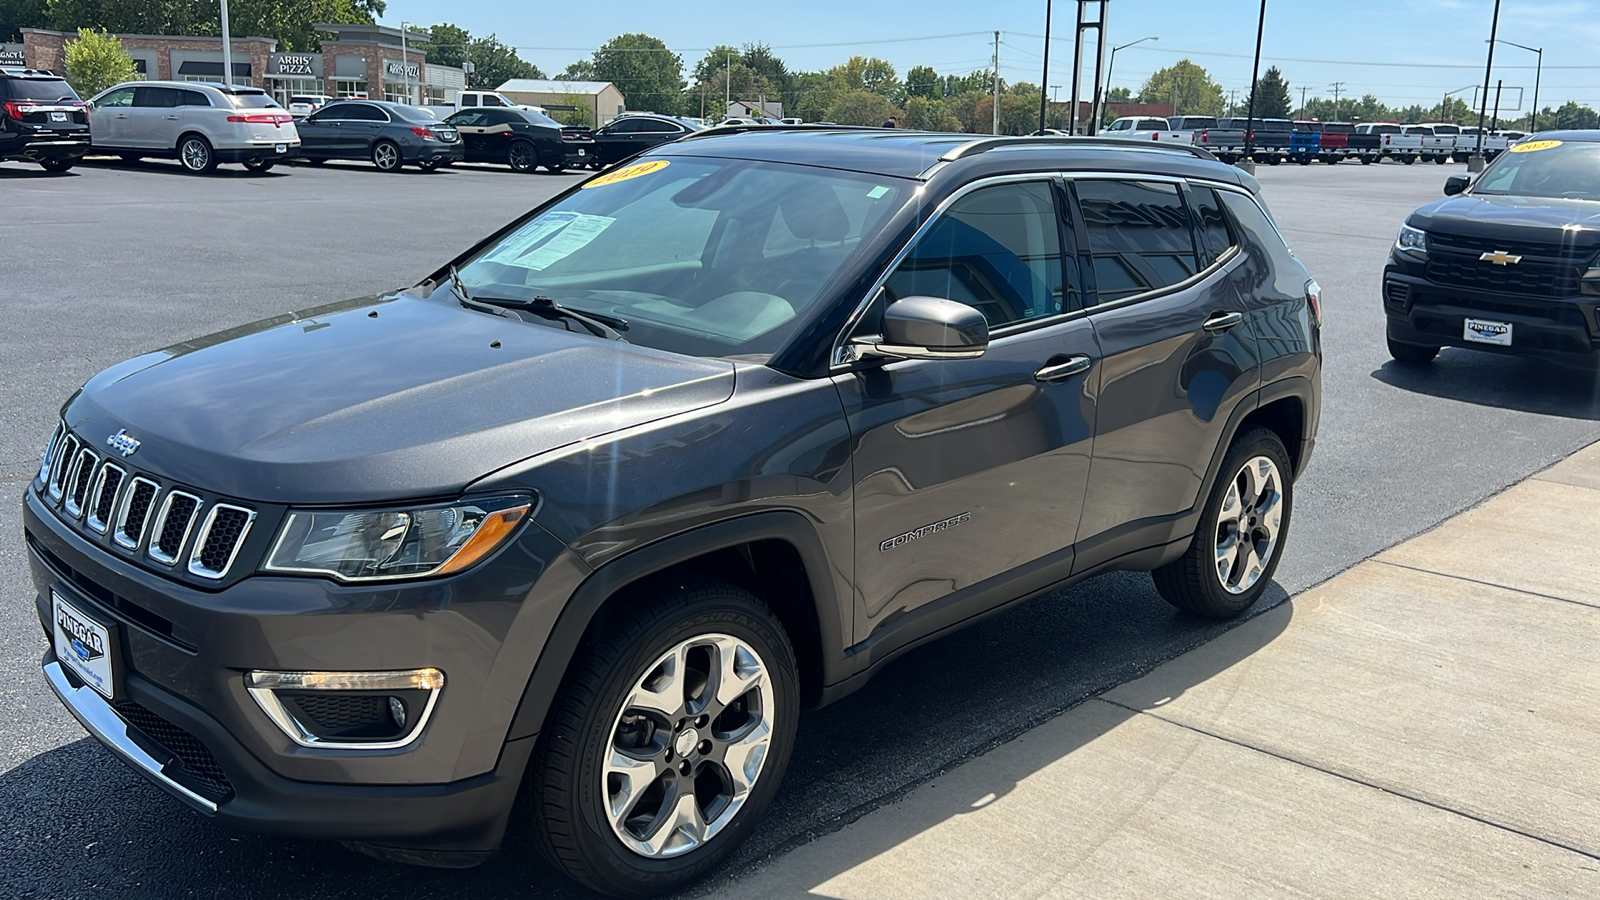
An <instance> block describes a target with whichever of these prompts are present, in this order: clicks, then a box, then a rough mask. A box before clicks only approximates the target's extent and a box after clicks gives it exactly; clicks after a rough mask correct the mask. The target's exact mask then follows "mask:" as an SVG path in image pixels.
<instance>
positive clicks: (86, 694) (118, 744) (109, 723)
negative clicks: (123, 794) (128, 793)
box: [44, 662, 217, 813]
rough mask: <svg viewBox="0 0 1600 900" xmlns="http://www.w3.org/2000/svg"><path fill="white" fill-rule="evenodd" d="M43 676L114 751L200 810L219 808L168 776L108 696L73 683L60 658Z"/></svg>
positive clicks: (74, 714) (92, 732)
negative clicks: (141, 743)
mask: <svg viewBox="0 0 1600 900" xmlns="http://www.w3.org/2000/svg"><path fill="white" fill-rule="evenodd" d="M44 677H45V678H46V679H47V680H48V681H49V682H50V689H51V690H52V691H55V692H56V696H57V697H58V698H60V699H61V702H62V703H63V704H64V705H65V706H66V707H67V709H68V711H70V712H71V713H72V715H73V716H75V717H76V718H77V720H78V721H79V722H80V723H82V725H83V727H84V728H86V729H88V731H89V733H90V734H92V735H94V736H95V738H97V739H98V740H99V741H100V743H102V744H105V745H106V746H107V747H110V748H111V749H112V750H113V751H115V752H116V754H117V755H118V756H120V757H122V759H123V761H124V762H126V763H127V764H128V765H130V766H133V767H134V768H135V769H138V770H139V771H141V772H143V773H144V774H145V775H146V776H147V777H149V778H150V779H151V780H153V781H155V782H156V783H157V784H159V785H161V786H162V787H164V788H166V789H167V790H168V791H170V792H171V793H173V794H176V795H177V796H178V797H180V798H181V799H183V800H187V801H188V802H189V803H190V804H192V805H194V806H197V807H199V808H200V809H201V810H203V811H205V812H210V813H214V812H216V811H217V804H215V803H213V802H211V801H210V800H207V799H206V798H204V797H202V796H200V795H199V794H196V793H195V792H194V791H191V790H189V789H188V788H186V787H184V786H183V785H181V784H179V783H177V782H176V781H173V780H172V779H171V778H168V777H167V775H166V772H165V771H164V769H165V768H166V764H165V763H162V762H160V761H159V760H157V759H156V758H155V757H153V756H151V755H150V754H148V753H146V752H145V751H144V748H143V747H140V746H139V745H138V744H137V743H135V742H134V740H133V738H132V737H130V736H129V735H128V724H127V723H126V722H124V721H122V717H121V716H119V715H117V713H116V711H115V710H113V709H112V708H111V704H109V703H107V702H106V701H105V698H103V697H101V696H100V695H99V694H97V693H95V691H94V688H91V687H89V686H87V685H85V686H83V687H73V686H72V682H71V681H68V680H67V673H66V672H65V671H64V670H63V669H62V668H61V663H59V662H48V663H45V665H44Z"/></svg>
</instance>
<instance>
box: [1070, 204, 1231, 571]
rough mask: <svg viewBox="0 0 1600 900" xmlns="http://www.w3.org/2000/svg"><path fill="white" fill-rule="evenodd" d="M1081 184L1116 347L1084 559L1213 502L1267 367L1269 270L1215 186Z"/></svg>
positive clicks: (1096, 317) (1100, 324)
mask: <svg viewBox="0 0 1600 900" xmlns="http://www.w3.org/2000/svg"><path fill="white" fill-rule="evenodd" d="M1073 190H1074V192H1075V194H1076V196H1077V200H1078V207H1079V209H1080V211H1081V221H1082V224H1083V227H1084V230H1085V232H1086V242H1087V246H1088V249H1089V251H1090V254H1091V256H1092V260H1093V262H1092V267H1093V270H1094V278H1095V284H1096V293H1095V298H1096V300H1097V305H1096V306H1095V307H1094V308H1093V309H1092V310H1091V315H1090V318H1091V320H1092V321H1093V322H1094V328H1095V334H1096V336H1097V337H1098V338H1099V341H1100V348H1101V350H1102V352H1103V353H1104V360H1103V362H1102V364H1101V370H1100V404H1099V418H1098V420H1097V422H1098V424H1097V426H1096V429H1095V445H1094V466H1093V469H1092V471H1091V477H1090V480H1089V490H1088V494H1087V496H1086V498H1085V501H1084V508H1083V524H1082V525H1081V526H1080V528H1079V530H1078V566H1079V568H1080V569H1081V568H1087V567H1089V566H1092V565H1096V564H1098V563H1100V562H1103V561H1105V559H1106V558H1109V557H1110V556H1116V555H1120V553H1122V552H1126V551H1128V550H1132V549H1143V548H1142V547H1138V546H1132V545H1130V544H1129V543H1127V539H1129V538H1137V536H1138V535H1141V534H1148V533H1149V532H1148V531H1146V529H1147V528H1149V527H1157V528H1159V526H1160V524H1161V523H1163V522H1171V521H1173V520H1174V519H1175V518H1176V517H1178V516H1179V514H1181V513H1184V512H1186V511H1187V510H1189V509H1190V508H1191V507H1193V506H1195V504H1196V503H1198V502H1200V500H1201V499H1202V498H1200V496H1199V493H1200V489H1201V486H1202V484H1203V483H1204V481H1205V479H1206V475H1207V472H1208V470H1209V468H1210V465H1211V461H1212V457H1213V455H1214V454H1216V453H1217V452H1218V446H1219V444H1220V443H1221V442H1222V440H1223V438H1224V431H1225V429H1226V428H1227V424H1228V417H1229V414H1230V413H1231V412H1232V411H1233V409H1234V408H1235V407H1236V406H1238V404H1239V403H1240V402H1241V401H1243V400H1244V399H1246V398H1247V397H1248V396H1249V395H1250V394H1251V393H1252V392H1253V391H1254V390H1255V389H1256V387H1257V385H1258V383H1259V378H1260V365H1259V357H1258V354H1257V349H1256V338H1255V327H1254V323H1253V322H1252V321H1251V315H1252V308H1251V304H1250V303H1249V297H1250V296H1251V291H1252V282H1253V281H1254V273H1255V272H1256V270H1255V269H1254V268H1252V261H1251V260H1250V259H1249V255H1248V254H1246V253H1241V252H1239V251H1238V249H1236V248H1235V247H1233V244H1235V243H1236V241H1234V239H1233V238H1232V237H1231V231H1230V227H1229V225H1228V222H1227V220H1226V218H1225V217H1224V214H1223V212H1222V210H1221V209H1220V208H1219V207H1218V204H1217V200H1216V194H1215V192H1214V191H1212V190H1211V189H1210V188H1202V189H1198V191H1197V193H1195V194H1192V195H1190V196H1189V197H1188V198H1187V199H1186V197H1185V188H1184V187H1182V186H1180V185H1179V184H1176V183H1173V182H1171V181H1159V180H1137V179H1087V178H1086V179H1079V180H1077V181H1075V182H1074V183H1073ZM1191 207H1193V209H1191ZM1196 210H1197V211H1196ZM1196 219H1198V220H1199V222H1198V225H1199V227H1198V228H1197V227H1195V224H1196ZM1173 537H1176V535H1174V536H1173ZM1138 542H1139V541H1138V540H1137V539H1135V540H1134V543H1138Z"/></svg>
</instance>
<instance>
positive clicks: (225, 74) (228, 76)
mask: <svg viewBox="0 0 1600 900" xmlns="http://www.w3.org/2000/svg"><path fill="white" fill-rule="evenodd" d="M222 84H223V86H224V87H226V86H228V85H231V84H233V40H232V39H231V38H229V37H228V0H222Z"/></svg>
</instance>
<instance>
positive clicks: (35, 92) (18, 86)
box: [0, 78, 78, 103]
mask: <svg viewBox="0 0 1600 900" xmlns="http://www.w3.org/2000/svg"><path fill="white" fill-rule="evenodd" d="M0 85H4V86H5V87H4V93H3V94H0V96H7V97H9V98H10V99H12V100H37V101H41V102H44V103H52V102H54V101H56V100H77V99H78V94H77V92H76V91H74V90H73V89H72V85H70V84H67V83H66V82H65V81H63V80H61V79H59V78H8V79H6V80H5V81H0Z"/></svg>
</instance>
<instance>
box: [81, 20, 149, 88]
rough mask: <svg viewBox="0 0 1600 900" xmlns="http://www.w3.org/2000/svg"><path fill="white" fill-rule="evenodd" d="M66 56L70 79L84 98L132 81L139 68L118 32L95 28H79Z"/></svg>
mask: <svg viewBox="0 0 1600 900" xmlns="http://www.w3.org/2000/svg"><path fill="white" fill-rule="evenodd" d="M66 56H67V60H66V62H67V81H68V82H70V83H71V84H72V88H73V90H75V91H77V92H78V95H79V96H81V97H90V96H93V95H95V94H98V93H100V92H101V91H103V90H105V89H106V88H108V87H111V86H112V85H113V84H120V83H121V82H124V81H132V80H133V79H134V78H135V77H137V75H138V71H139V70H138V69H135V68H134V67H133V57H132V56H130V55H129V54H128V50H127V48H125V47H123V46H122V41H120V40H118V39H117V37H116V35H113V34H107V33H106V32H105V31H95V30H94V29H92V28H80V29H78V39H77V40H75V41H73V42H72V43H70V44H68V45H67V48H66Z"/></svg>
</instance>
